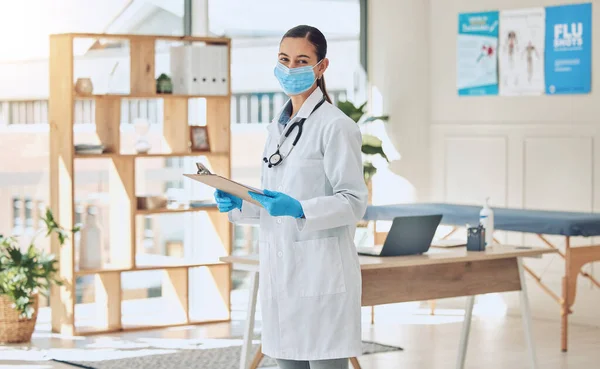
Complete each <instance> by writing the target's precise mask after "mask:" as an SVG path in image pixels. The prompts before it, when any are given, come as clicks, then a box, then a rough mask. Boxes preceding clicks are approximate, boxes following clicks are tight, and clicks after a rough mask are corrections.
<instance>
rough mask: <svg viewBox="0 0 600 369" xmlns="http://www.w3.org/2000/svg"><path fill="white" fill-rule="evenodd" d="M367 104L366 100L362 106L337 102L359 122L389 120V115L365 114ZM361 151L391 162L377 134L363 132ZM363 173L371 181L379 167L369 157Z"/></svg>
mask: <svg viewBox="0 0 600 369" xmlns="http://www.w3.org/2000/svg"><path fill="white" fill-rule="evenodd" d="M366 106H367V103H366V102H365V103H364V104H362V105H360V106H355V105H354V104H352V103H351V102H350V101H338V103H337V107H338V108H339V109H340V110H341V111H343V112H344V114H346V115H347V116H348V117H350V119H352V120H353V121H354V122H356V123H357V124H368V123H371V122H375V121H377V120H381V121H384V122H387V121H388V119H389V116H387V115H380V116H370V115H365V114H366V112H365V107H366ZM361 151H362V153H363V154H365V155H368V157H369V156H372V155H379V156H381V157H382V158H384V159H385V160H386V161H387V162H388V163H389V159H388V157H387V155H386V154H385V152H384V151H383V142H382V141H381V139H380V138H378V137H376V136H373V135H370V134H366V133H363V135H362V148H361ZM363 173H364V176H365V182H369V181H370V180H371V178H372V177H373V175H375V173H377V168H375V166H373V163H371V161H370V160H369V159H366V160H365V162H364V163H363Z"/></svg>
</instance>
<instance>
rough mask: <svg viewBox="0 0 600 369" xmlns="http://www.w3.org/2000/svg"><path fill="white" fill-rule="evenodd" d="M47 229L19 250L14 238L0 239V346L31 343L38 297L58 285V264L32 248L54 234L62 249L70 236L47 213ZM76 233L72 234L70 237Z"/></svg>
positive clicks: (48, 211) (49, 212)
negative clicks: (41, 235) (38, 240)
mask: <svg viewBox="0 0 600 369" xmlns="http://www.w3.org/2000/svg"><path fill="white" fill-rule="evenodd" d="M43 220H44V223H45V225H46V229H41V230H40V231H39V232H38V233H37V234H36V235H35V236H34V237H33V238H32V239H31V241H30V243H29V246H28V247H27V249H26V250H21V247H20V245H19V242H18V240H17V238H16V237H5V236H3V235H0V322H1V323H0V343H20V342H28V341H30V340H31V335H32V334H33V330H34V328H35V323H36V320H37V312H38V299H39V294H43V295H46V296H47V295H48V292H49V290H50V287H51V285H52V284H56V285H61V284H62V282H61V281H60V279H59V278H58V266H57V263H58V261H57V260H56V259H55V257H54V255H51V254H46V253H45V252H43V251H41V250H38V249H37V248H36V247H35V240H36V238H37V237H38V236H39V235H40V234H41V233H42V232H44V233H45V235H46V237H48V236H50V235H52V234H53V233H55V234H56V235H57V237H58V240H59V243H60V244H61V245H63V244H64V243H65V241H66V240H67V239H68V237H69V232H68V231H66V230H65V229H64V228H62V227H61V226H60V225H58V224H57V223H56V221H55V220H54V216H53V215H52V212H51V211H50V210H49V209H48V210H46V215H45V217H44V218H43ZM78 231H79V229H78V228H75V229H73V230H71V233H75V232H78Z"/></svg>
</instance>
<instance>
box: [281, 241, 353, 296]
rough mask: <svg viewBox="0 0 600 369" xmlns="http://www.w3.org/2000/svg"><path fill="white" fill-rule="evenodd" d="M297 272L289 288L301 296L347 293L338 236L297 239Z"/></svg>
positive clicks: (295, 251)
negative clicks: (305, 239) (306, 239)
mask: <svg viewBox="0 0 600 369" xmlns="http://www.w3.org/2000/svg"><path fill="white" fill-rule="evenodd" d="M294 257H295V261H296V268H295V270H296V271H297V275H296V276H295V277H294V278H293V279H292V280H291V281H292V282H291V283H292V284H293V286H291V288H290V291H293V292H292V293H297V294H298V295H299V296H300V297H311V296H323V295H333V294H336V293H343V292H346V280H345V277H344V268H343V264H342V255H341V253H340V245H339V241H338V238H337V237H328V238H320V239H316V240H308V241H299V242H294Z"/></svg>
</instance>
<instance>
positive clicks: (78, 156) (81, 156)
mask: <svg viewBox="0 0 600 369" xmlns="http://www.w3.org/2000/svg"><path fill="white" fill-rule="evenodd" d="M180 156H206V157H229V154H228V153H224V152H210V151H187V152H175V153H148V154H136V153H127V154H118V153H114V152H104V153H102V154H78V153H75V159H102V158H117V157H121V158H170V157H180Z"/></svg>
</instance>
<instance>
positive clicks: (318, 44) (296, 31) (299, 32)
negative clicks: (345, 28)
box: [281, 25, 331, 103]
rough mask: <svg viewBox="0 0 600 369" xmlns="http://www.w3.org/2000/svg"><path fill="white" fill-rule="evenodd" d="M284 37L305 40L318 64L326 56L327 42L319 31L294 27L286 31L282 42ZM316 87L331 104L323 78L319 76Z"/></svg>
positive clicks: (302, 26) (313, 28)
mask: <svg viewBox="0 0 600 369" xmlns="http://www.w3.org/2000/svg"><path fill="white" fill-rule="evenodd" d="M286 37H292V38H305V39H307V40H308V42H310V43H311V44H312V45H313V46H314V47H315V51H316V53H317V59H318V60H317V62H320V61H321V60H323V59H325V57H326V56H327V40H326V39H325V36H323V34H322V33H321V31H319V30H318V29H316V28H315V27H312V26H306V25H300V26H296V27H294V28H292V29H290V30H289V31H287V32H286V33H285V35H283V37H282V38H281V40H282V41H283V39H284V38H286ZM317 86H319V88H320V89H321V91H322V92H323V95H324V96H325V100H327V102H329V103H331V98H330V97H329V94H328V93H327V88H326V87H325V76H321V78H319V79H318V80H317Z"/></svg>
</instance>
